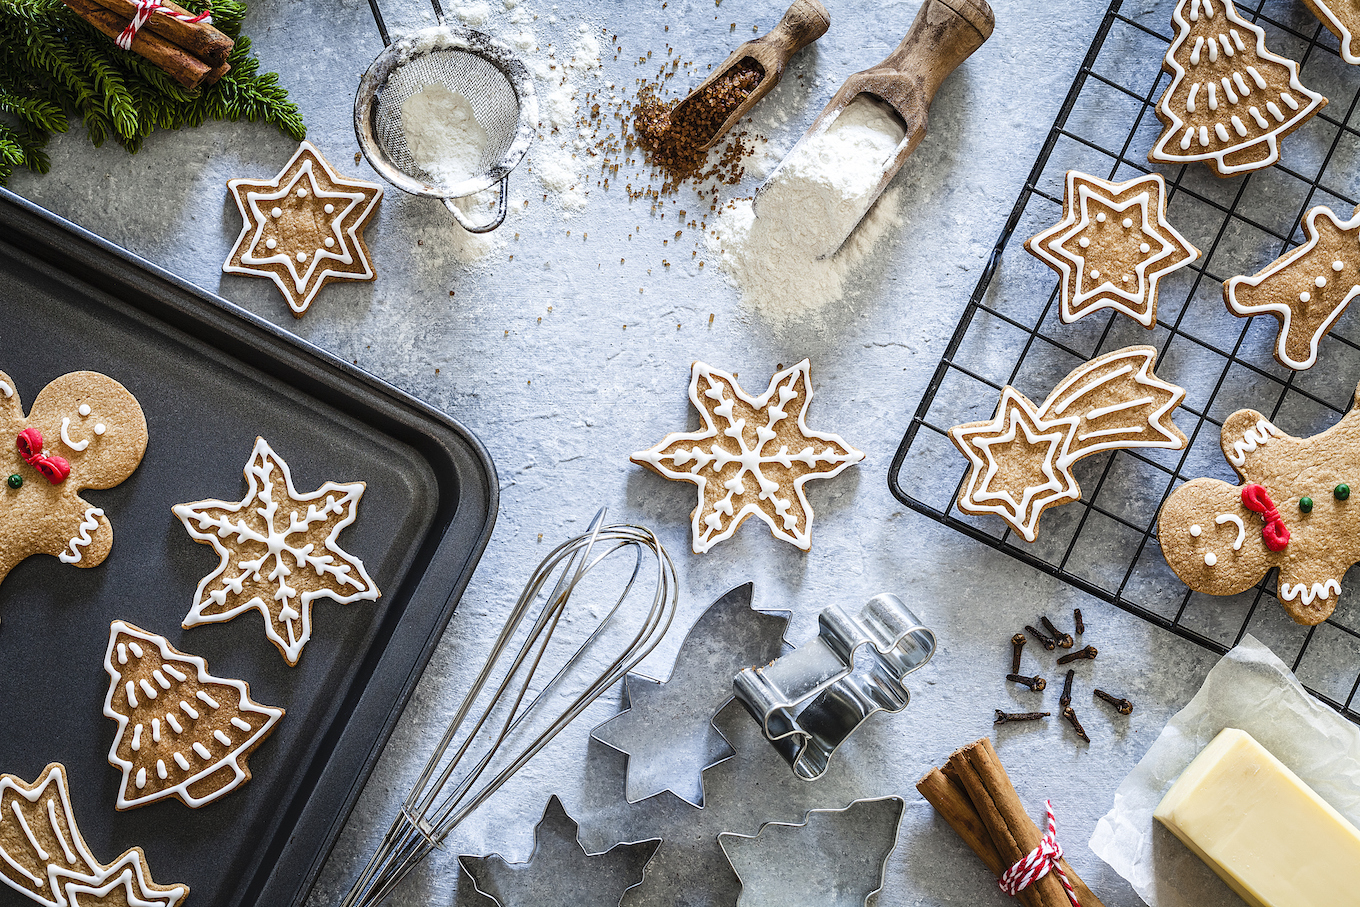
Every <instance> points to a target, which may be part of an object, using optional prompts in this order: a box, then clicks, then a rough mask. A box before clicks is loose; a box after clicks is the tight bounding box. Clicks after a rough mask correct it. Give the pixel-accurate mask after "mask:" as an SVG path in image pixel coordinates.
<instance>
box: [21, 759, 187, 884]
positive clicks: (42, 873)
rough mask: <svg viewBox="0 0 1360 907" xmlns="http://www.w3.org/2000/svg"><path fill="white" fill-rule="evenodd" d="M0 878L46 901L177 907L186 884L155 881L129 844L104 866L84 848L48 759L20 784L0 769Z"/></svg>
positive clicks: (60, 772) (62, 772)
mask: <svg viewBox="0 0 1360 907" xmlns="http://www.w3.org/2000/svg"><path fill="white" fill-rule="evenodd" d="M0 881H3V882H4V883H5V884H6V885H8V886H9V887H11V888H13V889H14V890H15V891H18V892H19V893H20V894H23V895H25V896H27V897H28V898H29V899H31V900H33V901H36V902H37V903H39V904H43V905H45V907H129V905H131V907H175V905H177V904H179V903H180V902H182V901H183V900H184V899H185V897H187V896H188V894H189V886H188V885H157V884H156V883H155V882H153V881H152V880H151V871H150V870H149V869H148V868H147V865H146V854H144V853H143V852H142V849H141V848H140V847H134V848H132V849H131V850H129V851H127V852H126V853H124V854H123V855H122V856H121V857H119V858H118V859H116V860H114V861H113V862H112V863H109V864H108V865H104V864H102V863H100V862H99V861H98V860H96V859H95V858H94V855H93V854H92V853H91V852H90V848H89V846H88V845H87V844H86V843H85V839H84V838H83V837H81V834H80V829H79V828H77V827H76V818H75V813H74V812H73V810H72V809H71V792H70V788H69V786H68V785H67V781H66V769H65V767H64V766H62V765H61V763H59V762H54V763H52V764H51V765H49V766H47V768H45V769H43V772H42V774H41V775H40V776H39V777H38V780H37V781H35V782H33V783H32V784H26V783H25V782H23V781H22V780H20V779H19V778H17V777H15V776H14V775H0Z"/></svg>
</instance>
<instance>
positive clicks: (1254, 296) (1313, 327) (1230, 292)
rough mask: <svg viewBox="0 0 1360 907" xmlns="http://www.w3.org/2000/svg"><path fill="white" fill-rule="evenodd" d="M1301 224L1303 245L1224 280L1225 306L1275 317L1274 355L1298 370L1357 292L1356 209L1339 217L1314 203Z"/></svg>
mask: <svg viewBox="0 0 1360 907" xmlns="http://www.w3.org/2000/svg"><path fill="white" fill-rule="evenodd" d="M1357 211H1358V212H1360V209H1357ZM1304 228H1305V229H1306V230H1307V231H1308V240H1307V242H1305V243H1304V244H1303V245H1301V246H1299V247H1298V248H1297V249H1293V250H1291V251H1289V252H1288V253H1286V254H1285V255H1284V256H1282V257H1281V258H1279V259H1277V260H1276V261H1275V262H1274V263H1273V264H1271V265H1269V266H1268V267H1266V268H1265V269H1264V270H1261V271H1259V272H1257V273H1256V274H1254V275H1252V276H1251V277H1234V278H1232V279H1231V280H1228V281H1226V282H1225V283H1224V284H1223V301H1224V302H1225V303H1227V305H1228V311H1229V312H1232V313H1233V314H1234V315H1237V316H1239V317H1242V318H1250V317H1251V316H1252V315H1272V316H1274V317H1275V318H1276V320H1278V321H1279V322H1280V335H1279V339H1278V340H1277V341H1276V344H1275V358H1276V360H1278V361H1279V363H1280V365H1283V366H1285V367H1286V368H1292V369H1300V370H1301V369H1306V368H1312V367H1313V363H1315V362H1317V355H1318V344H1320V343H1321V342H1322V338H1323V337H1325V336H1327V332H1328V331H1330V330H1331V329H1332V325H1333V324H1335V323H1336V320H1337V319H1338V318H1340V317H1341V313H1342V312H1344V311H1346V306H1348V305H1350V303H1351V300H1352V299H1354V298H1355V295H1356V294H1357V293H1360V213H1357V214H1356V215H1355V216H1353V217H1352V218H1351V219H1350V220H1346V221H1343V220H1339V219H1338V218H1337V216H1336V215H1335V214H1333V213H1332V210H1331V209H1330V208H1327V207H1323V206H1319V207H1317V208H1313V209H1312V210H1310V211H1309V212H1308V215H1307V217H1306V218H1305V219H1304Z"/></svg>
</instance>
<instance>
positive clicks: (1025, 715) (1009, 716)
mask: <svg viewBox="0 0 1360 907" xmlns="http://www.w3.org/2000/svg"><path fill="white" fill-rule="evenodd" d="M994 711H995V712H996V720H995V721H993V722H992V724H1005V723H1006V722H1007V721H1038V720H1039V719H1040V718H1047V717H1049V716H1050V715H1052V714H1053V713H1052V712H1003V711H1001V710H1000V709H995V710H994Z"/></svg>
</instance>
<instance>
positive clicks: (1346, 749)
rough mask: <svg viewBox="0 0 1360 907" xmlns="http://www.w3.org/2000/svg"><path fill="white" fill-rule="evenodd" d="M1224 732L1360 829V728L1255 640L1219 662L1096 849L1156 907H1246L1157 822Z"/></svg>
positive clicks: (1097, 836) (1133, 783) (1104, 822)
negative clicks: (1187, 773)
mask: <svg viewBox="0 0 1360 907" xmlns="http://www.w3.org/2000/svg"><path fill="white" fill-rule="evenodd" d="M1225 727H1235V728H1241V729H1242V730H1244V731H1246V732H1247V733H1249V734H1251V735H1252V736H1253V737H1255V738H1256V740H1257V741H1258V742H1259V743H1260V744H1261V745H1262V746H1264V747H1265V748H1266V749H1268V750H1270V752H1272V753H1274V754H1275V756H1276V757H1277V758H1278V759H1279V760H1280V761H1281V762H1283V763H1284V764H1285V765H1287V766H1289V768H1290V769H1292V770H1293V771H1294V773H1295V774H1297V775H1298V776H1299V777H1300V778H1301V779H1303V780H1304V781H1305V782H1306V783H1307V784H1308V785H1309V786H1310V787H1312V788H1313V790H1315V791H1316V792H1317V794H1318V796H1320V797H1322V799H1324V800H1326V801H1327V802H1328V803H1330V804H1331V805H1332V806H1334V807H1335V808H1336V809H1337V810H1338V811H1339V812H1340V813H1341V814H1342V815H1343V816H1345V817H1346V818H1347V819H1349V820H1350V821H1351V822H1353V823H1355V824H1356V825H1357V826H1360V728H1357V727H1356V726H1355V725H1353V724H1351V723H1350V722H1349V721H1347V720H1346V719H1345V718H1342V717H1341V716H1340V715H1338V714H1337V713H1336V712H1334V711H1333V710H1332V709H1330V708H1328V707H1327V706H1326V705H1323V704H1322V703H1320V702H1318V701H1317V700H1316V699H1314V698H1313V697H1312V696H1310V695H1309V694H1308V693H1307V691H1305V690H1304V688H1303V686H1302V685H1301V684H1300V683H1299V682H1298V680H1296V679H1295V678H1294V675H1293V674H1292V673H1290V671H1289V669H1288V668H1287V667H1285V665H1284V663H1283V662H1282V661H1280V659H1278V658H1276V657H1275V654H1274V653H1273V652H1271V651H1270V649H1268V648H1266V646H1264V645H1262V644H1261V643H1260V642H1258V641H1257V640H1256V639H1254V638H1252V637H1251V636H1246V637H1244V638H1243V640H1242V642H1241V643H1240V644H1239V645H1238V646H1237V647H1236V648H1235V649H1233V650H1232V651H1231V652H1229V653H1228V654H1227V655H1225V656H1223V659H1222V660H1221V661H1219V663H1218V664H1216V665H1215V666H1214V667H1213V669H1212V670H1210V671H1209V675H1208V676H1207V677H1206V678H1205V679H1204V686H1202V687H1200V691H1199V692H1198V693H1196V694H1195V698H1194V699H1192V700H1190V703H1189V704H1188V705H1187V706H1186V707H1185V708H1184V709H1182V710H1181V711H1179V712H1177V713H1176V715H1175V717H1173V718H1172V719H1171V721H1170V722H1168V723H1167V726H1166V729H1165V730H1164V731H1162V734H1161V736H1160V737H1158V738H1157V742H1156V743H1154V744H1153V745H1152V747H1151V749H1149V750H1148V752H1147V755H1145V756H1144V757H1143V759H1142V761H1140V762H1139V763H1138V765H1136V766H1135V767H1134V769H1133V771H1132V772H1130V773H1129V776H1128V777H1127V778H1125V779H1124V783H1123V784H1121V785H1120V786H1119V790H1118V791H1116V792H1115V797H1114V807H1113V808H1112V809H1111V810H1110V811H1109V812H1108V813H1106V815H1105V817H1104V818H1102V819H1101V820H1100V821H1099V822H1098V823H1097V824H1096V830H1095V833H1094V834H1093V835H1092V836H1091V844H1090V846H1091V850H1093V851H1094V852H1095V853H1096V855H1097V856H1099V857H1100V858H1101V859H1103V860H1104V861H1105V862H1106V863H1109V864H1110V866H1112V867H1114V869H1115V871H1116V872H1118V873H1119V874H1120V875H1122V876H1123V877H1124V878H1125V879H1127V880H1128V882H1129V884H1130V885H1132V886H1133V889H1134V890H1135V891H1136V892H1138V894H1139V896H1140V897H1142V899H1143V900H1144V901H1146V902H1147V903H1148V904H1149V905H1151V907H1217V905H1224V907H1240V905H1241V904H1242V900H1241V899H1240V898H1239V897H1238V896H1237V895H1235V894H1234V893H1233V892H1232V891H1231V889H1229V888H1228V886H1227V885H1225V884H1224V883H1223V882H1222V881H1221V880H1220V879H1219V878H1218V876H1216V875H1214V873H1213V870H1211V869H1209V867H1208V866H1206V865H1205V864H1204V863H1203V862H1201V861H1200V859H1199V858H1198V857H1196V856H1195V855H1194V854H1193V853H1191V852H1190V850H1189V849H1188V848H1187V847H1186V846H1185V845H1184V844H1182V843H1181V842H1180V841H1178V840H1176V838H1175V836H1173V835H1172V834H1171V832H1169V831H1167V830H1166V829H1165V828H1163V827H1162V826H1161V825H1160V824H1159V823H1157V822H1154V821H1153V819H1152V811H1153V810H1154V809H1156V808H1157V804H1158V803H1159V802H1160V801H1161V799H1162V795H1163V794H1165V793H1166V791H1167V789H1168V788H1170V787H1171V784H1172V783H1173V782H1174V781H1175V780H1176V778H1177V777H1178V776H1179V775H1180V773H1181V772H1182V771H1183V770H1184V769H1185V767H1186V766H1187V765H1189V764H1190V761H1191V760H1192V759H1194V758H1195V756H1196V755H1198V754H1199V751H1200V750H1201V749H1203V748H1204V746H1205V745H1206V744H1207V743H1208V742H1209V741H1210V740H1212V739H1213V738H1214V736H1215V735H1216V734H1218V732H1219V731H1221V730H1223V728H1225Z"/></svg>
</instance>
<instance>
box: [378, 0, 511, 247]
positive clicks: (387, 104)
mask: <svg viewBox="0 0 1360 907" xmlns="http://www.w3.org/2000/svg"><path fill="white" fill-rule="evenodd" d="M430 2H431V5H432V6H433V7H434V12H435V17H436V19H437V21H438V24H437V25H435V26H433V27H431V28H423V29H421V30H420V31H417V32H415V33H413V34H411V35H408V36H407V37H404V38H402V39H401V40H400V41H398V42H396V43H395V44H394V43H392V39H391V38H390V37H389V35H388V33H387V26H386V24H385V23H384V22H383V17H382V12H381V10H379V9H378V3H377V0H369V6H370V7H371V8H372V10H373V20H374V22H376V23H377V26H378V33H379V34H381V35H382V39H383V44H384V45H386V48H385V49H384V50H383V52H382V53H380V54H379V55H378V58H377V59H376V60H374V61H373V64H372V65H371V66H369V67H368V71H367V72H365V73H364V75H363V78H362V79H360V80H359V90H358V92H357V93H356V94H355V96H354V135H355V137H356V138H357V139H358V140H359V150H360V151H362V152H363V155H364V157H365V158H367V159H368V162H369V164H370V165H371V166H372V167H373V169H374V170H376V171H377V172H378V174H379V175H380V176H382V177H383V179H385V180H387V181H388V182H389V183H391V184H392V185H394V186H396V187H397V188H398V189H401V190H402V191H404V192H409V193H411V194H412V195H428V196H433V197H435V198H439V199H442V200H443V201H444V206H445V207H446V208H448V209H449V211H450V212H451V213H452V214H453V217H454V219H455V220H457V221H458V223H459V224H460V225H461V226H462V227H463V229H465V230H467V231H468V232H470V233H487V232H489V231H491V230H494V229H496V228H497V227H499V226H500V225H501V222H502V221H504V220H505V212H506V206H507V200H508V198H509V185H510V171H512V170H514V169H515V167H516V166H518V165H519V162H520V161H521V160H522V159H523V158H524V154H525V152H526V151H528V150H529V143H530V142H532V141H533V138H534V129H535V125H536V124H537V122H538V102H537V101H536V100H535V98H534V81H533V78H532V77H531V76H530V75H529V71H528V70H527V69H526V68H525V67H524V64H523V63H522V62H520V60H519V58H518V57H516V56H515V55H514V52H513V51H511V49H510V48H509V47H508V46H506V45H505V44H503V43H501V42H500V41H497V40H496V39H494V38H492V37H491V36H490V35H485V34H482V33H481V32H478V31H473V30H472V29H470V28H459V27H455V26H448V25H445V24H444V10H443V8H442V7H441V6H440V4H439V0H430ZM431 85H443V86H444V87H446V88H447V89H449V90H450V91H452V92H456V93H457V94H460V95H462V96H463V97H465V98H467V100H468V103H469V104H470V105H471V107H472V110H473V112H474V113H475V114H476V117H477V121H478V122H479V123H481V125H482V128H483V129H485V130H486V134H487V139H488V141H487V145H486V147H485V148H484V149H483V151H482V155H481V160H480V161H479V163H478V172H477V173H476V174H475V175H474V176H471V177H469V178H468V179H465V180H462V181H460V182H456V183H445V182H440V181H439V180H438V179H437V178H436V177H435V176H433V175H432V174H430V173H429V172H427V171H426V170H425V169H424V168H422V167H421V166H420V164H418V163H417V162H416V160H415V158H414V157H413V156H412V154H411V149H410V147H409V146H408V145H407V143H406V130H405V129H404V127H403V124H402V118H401V117H402V113H401V107H402V104H404V103H405V102H406V101H407V99H409V98H410V97H411V96H412V95H414V94H416V93H417V92H419V91H420V90H422V89H424V88H427V87H429V86H431ZM497 184H499V185H500V193H499V196H500V197H499V199H498V200H497V203H496V212H495V214H494V216H493V217H492V219H491V220H490V221H487V222H484V223H476V222H473V221H470V220H469V219H468V215H467V214H466V213H465V212H464V211H463V209H462V208H461V207H459V205H457V204H456V202H455V200H456V199H460V198H465V197H467V196H471V195H475V194H476V193H478V192H482V191H484V190H486V189H489V188H491V187H492V186H495V185H497Z"/></svg>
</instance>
